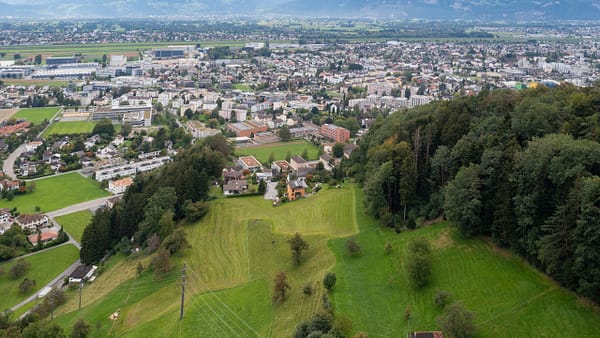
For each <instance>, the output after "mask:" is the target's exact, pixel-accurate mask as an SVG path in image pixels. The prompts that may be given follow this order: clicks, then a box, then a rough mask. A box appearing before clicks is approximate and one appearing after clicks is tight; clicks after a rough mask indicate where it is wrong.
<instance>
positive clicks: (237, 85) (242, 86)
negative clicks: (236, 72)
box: [233, 83, 252, 92]
mask: <svg viewBox="0 0 600 338" xmlns="http://www.w3.org/2000/svg"><path fill="white" fill-rule="evenodd" d="M233 88H235V89H238V90H241V91H243V92H251V91H252V88H250V86H249V85H247V84H245V83H235V84H234V85H233Z"/></svg>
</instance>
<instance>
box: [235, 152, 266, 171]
mask: <svg viewBox="0 0 600 338" xmlns="http://www.w3.org/2000/svg"><path fill="white" fill-rule="evenodd" d="M238 163H239V164H240V165H241V166H242V168H243V169H244V170H250V171H251V172H257V171H259V170H262V164H260V162H258V160H257V159H256V158H255V157H254V156H242V157H240V158H239V159H238Z"/></svg>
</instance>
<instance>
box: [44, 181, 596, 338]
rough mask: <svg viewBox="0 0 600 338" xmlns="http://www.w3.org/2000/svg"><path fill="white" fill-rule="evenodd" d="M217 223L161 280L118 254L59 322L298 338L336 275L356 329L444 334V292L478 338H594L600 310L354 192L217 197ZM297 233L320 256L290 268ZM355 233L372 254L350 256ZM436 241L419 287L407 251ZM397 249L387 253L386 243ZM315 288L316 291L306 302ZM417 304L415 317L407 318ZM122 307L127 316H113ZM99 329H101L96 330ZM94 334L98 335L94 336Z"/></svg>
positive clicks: (502, 255) (485, 247) (499, 254)
mask: <svg viewBox="0 0 600 338" xmlns="http://www.w3.org/2000/svg"><path fill="white" fill-rule="evenodd" d="M210 203H211V208H210V211H209V213H208V215H207V216H206V217H205V218H204V219H203V220H201V221H200V222H198V223H197V224H186V225H184V227H185V230H186V233H187V235H188V241H189V243H190V245H191V247H190V248H188V249H185V250H184V251H182V252H180V253H178V254H176V255H175V256H174V257H173V258H172V267H173V268H172V271H171V273H169V274H168V275H167V276H165V277H163V278H161V279H157V278H156V277H154V275H153V274H152V273H151V272H149V271H145V272H144V273H142V274H141V275H139V276H138V275H137V274H136V272H135V267H136V266H137V264H138V263H140V262H141V263H142V264H143V265H144V266H147V264H148V262H149V260H150V259H151V257H144V256H140V257H137V258H116V263H109V265H108V266H107V267H106V268H105V272H104V273H103V274H102V275H101V276H100V277H99V278H98V279H97V280H96V281H95V282H94V283H93V284H91V285H90V286H88V288H87V289H84V291H83V298H84V308H82V310H81V311H80V312H77V311H76V309H77V307H76V304H77V300H78V299H77V294H76V293H71V294H70V295H69V300H68V302H67V304H66V305H65V306H63V307H62V308H60V309H58V311H57V313H58V314H59V317H58V318H57V319H56V321H57V322H58V323H59V324H61V325H62V326H63V327H64V328H65V329H66V330H67V331H69V330H70V329H71V327H72V325H73V323H74V322H75V321H76V320H77V319H78V318H84V319H85V320H86V321H88V322H89V323H92V327H94V326H95V323H99V324H97V325H98V327H99V328H100V330H99V331H98V333H97V334H96V333H94V336H96V335H98V336H107V337H113V336H119V337H122V336H124V337H140V336H142V337H164V336H165V335H169V336H172V337H200V336H202V337H235V336H239V337H289V336H291V335H292V334H293V332H294V329H295V327H296V325H297V324H299V323H300V322H301V321H303V320H306V319H308V318H310V317H311V316H312V314H314V313H316V312H318V311H320V310H321V308H322V296H323V294H324V292H325V291H324V289H323V287H322V279H323V276H324V275H325V274H326V273H327V272H329V271H334V272H336V274H337V284H336V286H335V287H334V288H333V290H332V291H331V294H330V297H331V298H332V301H333V303H334V305H335V306H334V307H335V310H336V314H337V315H338V316H341V317H346V318H348V319H349V320H350V321H351V322H352V324H353V326H352V331H353V332H354V333H356V332H367V333H368V334H369V336H371V337H401V336H405V335H406V334H407V333H408V332H409V331H413V330H435V329H439V328H438V326H437V324H436V317H437V316H439V315H440V314H442V311H441V310H439V309H438V308H437V307H436V306H435V304H434V300H433V297H434V293H435V289H442V290H445V291H448V292H449V293H451V295H452V300H453V301H461V302H462V303H463V304H464V305H465V307H466V308H467V309H469V310H471V311H473V312H474V313H475V316H476V317H475V318H476V319H475V321H476V324H477V326H478V330H479V331H478V332H479V336H482V337H498V336H514V337H529V336H553V337H554V336H563V337H574V336H594V335H595V334H596V332H598V330H600V313H599V312H598V311H597V310H596V309H595V308H593V307H591V306H589V305H586V304H585V302H582V301H580V300H579V299H578V298H577V297H576V296H574V295H573V294H572V293H570V292H568V291H565V290H564V289H562V288H560V287H558V286H557V285H555V283H553V282H552V281H550V280H548V279H547V278H546V277H545V276H544V275H542V274H541V273H539V272H538V271H536V270H534V269H533V268H531V267H530V266H528V265H527V264H525V263H524V262H523V261H522V260H520V259H519V258H517V257H516V256H515V255H513V254H512V253H510V252H507V251H504V250H501V249H498V248H496V247H494V246H493V245H491V244H489V242H488V241H486V240H484V239H469V240H467V239H464V238H462V237H460V236H459V235H458V234H457V233H456V232H455V231H454V230H453V229H452V228H451V227H450V226H449V225H448V224H447V223H437V224H434V225H432V226H427V227H424V228H421V229H418V230H414V231H410V232H403V233H400V234H396V233H395V232H393V231H391V230H389V229H386V228H382V227H381V226H379V225H378V224H377V223H376V222H375V221H374V220H373V219H372V218H371V217H369V216H367V215H365V214H364V211H363V207H362V205H363V204H362V191H361V190H360V188H359V187H358V186H356V185H352V184H349V185H347V186H346V187H345V188H343V189H327V188H325V189H324V190H322V191H320V192H319V193H318V194H316V195H314V196H312V197H310V198H306V199H303V200H300V201H297V202H292V203H286V204H284V205H282V206H279V207H273V206H272V205H271V204H270V202H268V201H264V200H263V199H262V198H261V197H244V198H235V199H222V198H221V199H215V200H213V201H211V202H210ZM296 232H299V233H301V234H302V235H303V237H304V238H305V240H306V241H307V242H308V243H309V246H310V248H309V249H308V250H307V251H306V252H305V253H304V254H303V258H302V263H301V264H300V266H298V267H296V266H294V265H293V264H292V260H291V255H290V249H289V244H288V243H287V239H289V238H290V237H291V236H292V235H293V234H294V233H296ZM350 237H355V238H356V240H357V241H358V243H359V244H360V246H361V249H362V254H361V255H360V256H358V257H350V256H349V255H348V253H347V252H346V248H345V242H346V240H347V239H348V238H350ZM417 237H425V238H427V239H429V241H430V242H431V244H432V257H433V260H432V264H433V265H432V267H433V269H432V271H433V272H432V277H431V280H430V283H429V285H428V286H426V287H425V288H423V289H420V290H415V289H413V287H412V286H410V284H409V282H408V278H407V276H406V273H405V265H406V256H407V255H406V252H407V246H408V243H409V242H410V241H411V240H412V239H414V238H417ZM388 242H389V243H391V245H392V251H391V253H390V254H386V253H385V251H384V246H385V244H386V243H388ZM184 262H186V263H187V279H186V294H185V295H186V297H185V312H184V317H183V319H182V320H181V321H180V320H178V318H179V305H180V297H181V289H180V283H181V282H180V280H181V267H182V266H183V263H184ZM280 271H284V272H285V273H286V274H287V277H288V282H289V283H290V285H291V289H290V292H289V295H288V296H287V297H286V300H285V301H284V302H283V303H275V304H274V303H272V302H271V288H272V280H273V276H274V275H275V274H276V273H278V272H280ZM306 285H311V286H312V287H313V290H314V292H313V294H312V295H310V296H307V295H304V293H303V292H302V290H303V288H304V286H306ZM407 308H410V309H411V313H412V316H411V320H410V322H407V321H406V320H404V313H405V311H406V309H407ZM117 310H119V313H120V315H119V318H117V319H114V318H113V319H110V318H109V316H110V315H111V313H114V312H115V311H117ZM93 330H96V328H95V327H94V328H93ZM94 332H95V331H94Z"/></svg>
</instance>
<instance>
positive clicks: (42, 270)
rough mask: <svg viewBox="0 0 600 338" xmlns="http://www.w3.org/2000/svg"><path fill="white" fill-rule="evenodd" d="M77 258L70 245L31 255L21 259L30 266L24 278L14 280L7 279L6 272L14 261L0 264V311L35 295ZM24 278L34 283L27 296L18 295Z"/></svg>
mask: <svg viewBox="0 0 600 338" xmlns="http://www.w3.org/2000/svg"><path fill="white" fill-rule="evenodd" d="M78 258H79V250H77V248H76V247H75V246H73V245H71V244H67V245H62V246H60V247H57V248H53V249H50V250H47V251H43V252H39V253H36V254H33V255H31V256H29V257H25V258H23V259H24V260H25V261H26V262H29V263H30V264H31V266H30V268H29V270H28V272H27V273H26V274H25V276H23V277H21V278H18V279H16V280H11V279H10V278H8V271H9V270H10V268H11V267H12V266H13V265H14V264H15V260H13V261H10V262H7V263H2V264H0V269H2V270H3V271H4V273H3V274H0V290H2V297H0V309H2V310H4V309H8V308H10V307H12V306H14V305H16V304H17V303H19V302H20V301H22V300H24V299H25V298H27V297H29V296H31V295H32V294H34V293H36V292H37V291H38V290H40V289H41V288H43V287H44V285H45V284H46V283H48V282H50V281H51V280H52V279H54V278H55V277H56V276H58V275H59V274H60V273H62V272H63V271H64V270H65V269H66V268H67V267H68V266H70V265H71V264H73V263H74V262H75V261H76V260H77V259H78ZM24 278H29V279H33V280H35V282H36V284H35V287H34V288H33V290H32V291H31V292H29V293H27V294H21V293H19V284H20V283H21V281H23V279H24Z"/></svg>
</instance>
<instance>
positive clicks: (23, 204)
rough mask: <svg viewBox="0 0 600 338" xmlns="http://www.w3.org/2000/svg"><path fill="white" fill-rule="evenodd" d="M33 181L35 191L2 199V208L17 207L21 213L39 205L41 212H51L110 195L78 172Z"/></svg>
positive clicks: (0, 202)
mask: <svg viewBox="0 0 600 338" xmlns="http://www.w3.org/2000/svg"><path fill="white" fill-rule="evenodd" d="M31 182H35V191H33V192H31V193H26V194H23V195H16V196H15V198H14V199H13V200H12V201H8V200H6V199H3V200H1V201H0V208H10V209H12V208H15V207H16V208H17V209H18V211H19V212H20V213H22V214H30V213H35V212H37V211H36V206H37V207H39V208H40V211H39V212H49V211H54V210H58V209H62V208H64V207H67V206H69V205H72V204H77V203H81V202H85V201H91V200H94V199H97V198H101V197H105V196H108V195H110V194H109V193H108V192H107V191H105V190H102V189H101V188H100V186H99V185H98V184H97V183H96V181H94V180H93V179H91V178H85V177H83V176H81V175H79V174H78V173H70V174H65V175H59V176H55V177H49V178H43V179H39V180H35V181H31ZM31 182H29V183H28V184H31Z"/></svg>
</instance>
